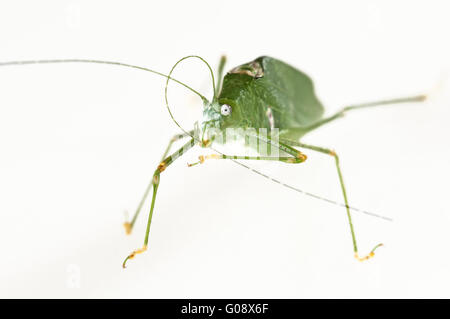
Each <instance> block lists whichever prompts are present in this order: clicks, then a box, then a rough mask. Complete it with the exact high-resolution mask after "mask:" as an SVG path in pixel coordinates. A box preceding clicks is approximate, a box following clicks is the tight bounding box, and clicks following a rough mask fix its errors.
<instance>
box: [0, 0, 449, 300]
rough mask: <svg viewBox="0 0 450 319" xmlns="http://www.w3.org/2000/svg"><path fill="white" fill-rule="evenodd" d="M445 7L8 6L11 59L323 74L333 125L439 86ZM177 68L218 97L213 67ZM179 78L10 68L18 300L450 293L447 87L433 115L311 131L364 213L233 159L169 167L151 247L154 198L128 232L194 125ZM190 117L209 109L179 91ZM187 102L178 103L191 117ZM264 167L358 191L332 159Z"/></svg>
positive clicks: (356, 120) (2, 234) (8, 271)
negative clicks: (358, 106)
mask: <svg viewBox="0 0 450 319" xmlns="http://www.w3.org/2000/svg"><path fill="white" fill-rule="evenodd" d="M448 12H449V4H448V2H445V1H395V2H393V1H344V2H342V1H340V2H339V3H338V2H336V1H314V2H312V1H304V2H300V1H296V2H293V1H275V2H274V1H257V2H253V3H252V2H250V1H248V2H247V1H225V2H224V1H215V2H212V1H202V2H186V1H180V2H169V1H157V2H154V3H150V2H148V1H142V2H137V1H127V2H126V4H125V3H123V4H121V5H119V4H116V3H112V2H111V1H89V2H88V1H86V2H83V1H61V0H59V1H39V2H35V1H3V2H2V3H1V5H0V41H1V50H0V61H8V60H20V59H46V58H94V59H105V60H114V61H121V62H129V63H133V64H137V65H142V66H147V67H151V68H154V69H157V70H160V71H162V72H168V71H169V70H170V67H171V66H172V64H173V63H175V62H176V61H177V60H178V59H179V58H181V57H183V56H185V55H188V54H199V55H201V56H203V57H204V58H205V59H207V60H208V61H209V62H210V63H211V64H213V66H214V67H215V66H216V65H217V62H218V59H219V57H220V55H221V54H223V53H226V54H227V55H228V58H229V63H228V68H230V67H233V66H235V65H238V64H240V63H243V62H247V61H249V60H252V59H254V58H255V57H257V56H260V55H271V56H274V57H278V58H280V59H282V60H284V61H286V62H288V63H291V64H293V65H295V66H297V67H298V68H300V69H302V70H304V71H305V72H307V73H309V74H310V75H311V76H312V77H313V79H314V80H315V83H316V88H317V93H318V94H319V97H320V98H321V100H322V101H323V102H324V104H325V105H326V106H327V112H329V113H330V114H331V113H332V112H334V111H336V110H338V109H339V108H340V107H341V106H343V105H346V104H349V103H358V102H364V101H370V100H375V99H379V98H390V97H397V96H403V95H409V94H416V93H421V92H423V91H424V90H427V89H429V88H431V87H433V86H434V85H435V84H436V83H437V82H438V81H439V79H440V78H442V75H444V76H445V74H446V72H447V70H448V68H449V64H450V62H449V58H448V57H449V56H450V47H449V44H448V30H449V27H450V22H449V20H448V17H447V16H448ZM176 77H177V78H180V79H181V80H185V81H187V82H189V83H191V84H192V85H193V86H194V87H196V88H199V89H200V90H201V91H202V92H204V93H205V94H208V96H209V95H210V82H209V78H208V73H207V70H206V68H205V67H204V66H203V65H201V64H200V63H198V62H196V61H191V62H186V63H185V64H182V65H181V66H180V68H179V70H178V71H177V72H176ZM163 87H164V81H163V79H161V78H157V77H156V76H153V75H151V74H147V73H145V72H140V71H133V70H128V69H120V68H116V67H109V66H99V65H42V66H18V67H7V68H6V67H5V68H1V69H0V112H1V113H0V114H1V115H0V145H1V156H0V194H1V195H0V212H1V215H0V218H1V219H0V220H1V221H0V227H1V231H0V249H1V263H0V297H60V298H66V297H154V298H155V297H157V298H161V297H288V298H290V297H450V293H449V291H448V287H449V285H450V274H449V272H448V269H449V267H450V257H449V256H450V255H449V254H448V243H449V240H450V233H449V232H448V229H449V227H450V214H449V199H448V189H449V180H450V176H449V175H450V174H449V166H448V162H449V160H448V158H449V155H450V152H449V147H448V136H449V128H448V127H449V126H448V119H449V116H450V111H449V100H450V99H449V94H448V90H449V86H448V85H444V86H443V89H442V90H441V91H439V92H440V93H439V94H436V95H435V96H434V99H432V100H431V101H430V102H428V103H426V104H410V105H402V106H397V107H386V108H380V109H373V110H367V111H361V112H355V113H353V114H349V115H348V116H347V117H346V118H345V119H343V120H340V121H339V122H335V123H333V124H330V125H329V126H327V127H324V128H323V129H321V130H320V131H317V132H314V133H312V134H311V135H309V136H307V137H306V138H305V140H304V141H305V142H309V143H314V144H318V145H323V146H326V147H332V148H334V149H336V150H337V151H338V152H339V154H340V155H341V162H342V169H343V173H344V177H345V181H346V183H347V190H348V194H349V198H350V201H351V204H352V205H354V206H356V207H361V208H363V209H366V210H370V211H374V212H377V213H379V214H383V215H387V216H389V217H392V218H394V220H395V221H394V222H392V223H389V222H385V221H383V220H378V219H375V218H370V217H366V216H364V215H357V214H355V215H354V218H355V227H356V232H357V236H358V240H359V242H358V243H359V247H360V251H361V253H365V252H367V251H368V250H369V249H371V247H372V246H373V245H374V244H376V243H378V242H383V243H385V245H386V246H385V247H383V248H380V249H379V251H378V253H377V256H376V257H375V258H374V259H373V260H371V261H369V262H366V263H359V262H356V261H355V260H354V259H353V257H352V255H353V253H352V248H351V238H350V233H349V230H348V224H347V220H346V216H345V211H344V210H343V209H342V208H340V207H335V206H332V205H330V204H327V203H324V202H320V201H317V200H314V199H311V198H307V197H304V196H301V195H299V194H297V193H295V192H293V191H290V190H288V189H285V188H282V187H280V186H279V185H277V184H275V183H270V182H268V181H266V180H264V179H263V178H261V177H260V176H258V175H256V174H253V173H251V172H250V171H247V170H245V169H243V168H240V167H238V166H237V165H235V164H233V163H229V162H225V161H223V162H219V161H216V162H214V161H211V162H209V163H207V164H205V165H203V166H198V167H195V168H189V169H188V168H187V167H186V163H187V162H192V161H195V159H196V156H197V155H198V154H199V152H198V151H197V152H190V153H188V154H186V155H185V156H184V157H183V158H182V159H180V160H178V161H177V162H176V163H175V164H174V165H173V166H171V167H170V169H168V170H167V171H166V172H164V173H163V175H162V181H161V185H160V188H159V195H158V198H157V204H156V210H155V215H154V219H153V223H152V231H151V235H150V249H149V251H148V252H147V253H146V254H144V255H141V256H138V257H137V258H136V259H134V260H132V261H131V262H130V263H129V267H128V268H127V269H126V270H125V271H124V270H122V268H121V263H122V260H123V258H124V257H125V256H126V255H127V254H128V253H129V252H131V251H132V250H133V249H135V248H139V247H140V246H141V244H142V240H143V237H144V225H145V223H146V214H147V211H148V203H147V204H146V206H145V210H144V213H143V214H142V216H141V218H140V219H139V220H138V224H137V227H136V229H135V232H134V234H133V235H132V236H131V237H126V236H125V235H124V231H123V228H122V225H121V224H122V222H123V211H124V210H129V211H130V213H132V211H133V210H134V209H135V207H136V205H137V203H138V200H139V198H140V196H141V194H142V192H143V190H144V188H145V186H146V184H147V181H148V179H149V178H150V176H151V174H152V172H153V170H154V168H155V167H156V165H157V163H158V161H159V157H160V156H161V154H162V152H163V150H164V149H165V147H166V144H167V142H168V139H169V138H170V136H171V135H172V134H174V133H177V132H178V131H177V129H176V126H175V125H174V123H173V122H172V121H171V120H170V118H169V116H168V114H167V112H166V110H165V109H164V107H163V106H164V100H163ZM170 92H171V95H170V96H171V101H172V104H173V105H174V109H175V112H176V114H177V117H178V118H181V119H182V120H183V121H182V122H183V124H184V123H186V124H184V125H186V126H187V125H188V124H187V123H189V122H192V121H193V119H195V117H196V116H197V115H198V114H199V113H200V110H201V105H200V102H199V101H198V100H197V99H196V98H195V97H193V96H192V95H190V94H189V93H188V92H187V91H185V90H182V89H181V90H180V89H176V88H175V85H172V86H171V91H170ZM175 105H176V106H175ZM305 153H307V154H308V156H309V159H308V161H307V162H306V163H305V164H301V165H298V166H289V165H283V164H273V163H271V164H267V163H266V164H262V163H249V164H251V166H253V167H258V168H261V169H262V170H264V171H266V172H267V171H268V172H270V173H271V174H273V175H275V176H276V177H277V178H279V179H282V180H283V181H286V182H289V183H292V184H293V185H294V186H296V187H300V188H302V189H305V190H307V191H310V192H315V193H317V194H320V195H324V196H328V197H330V198H332V199H338V200H341V197H342V196H341V193H340V188H339V184H338V179H337V175H336V172H335V168H334V165H333V161H332V159H331V158H328V157H326V156H323V155H320V154H319V155H317V154H313V153H311V152H305Z"/></svg>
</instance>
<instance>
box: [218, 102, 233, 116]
mask: <svg viewBox="0 0 450 319" xmlns="http://www.w3.org/2000/svg"><path fill="white" fill-rule="evenodd" d="M220 114H222V115H225V116H228V115H230V114H231V106H229V105H228V104H224V105H222V107H221V108H220Z"/></svg>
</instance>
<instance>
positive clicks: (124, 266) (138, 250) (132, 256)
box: [122, 246, 147, 268]
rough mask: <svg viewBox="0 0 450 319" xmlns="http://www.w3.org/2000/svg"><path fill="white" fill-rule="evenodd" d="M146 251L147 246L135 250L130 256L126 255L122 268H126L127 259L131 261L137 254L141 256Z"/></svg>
mask: <svg viewBox="0 0 450 319" xmlns="http://www.w3.org/2000/svg"><path fill="white" fill-rule="evenodd" d="M146 250H147V246H144V247H142V248H141V249H137V250H135V251H133V252H132V253H131V254H129V255H128V257H127V258H125V260H124V261H123V264H122V267H123V268H127V267H126V264H127V261H128V259H133V258H134V257H135V256H136V255H137V254H142V253H143V252H145V251H146Z"/></svg>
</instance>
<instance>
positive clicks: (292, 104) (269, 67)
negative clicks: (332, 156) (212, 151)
mask: <svg viewBox="0 0 450 319" xmlns="http://www.w3.org/2000/svg"><path fill="white" fill-rule="evenodd" d="M223 89H224V90H223V92H222V94H221V97H223V98H227V99H229V100H235V101H236V102H238V103H237V104H240V110H239V112H241V113H242V114H245V116H243V118H242V119H241V120H244V119H246V120H248V119H254V120H253V121H251V122H253V123H251V124H252V125H254V127H263V126H261V124H262V123H267V120H266V118H265V117H266V111H267V108H268V107H270V109H271V112H272V113H273V117H274V120H275V127H277V128H278V129H280V132H281V133H282V134H283V135H284V136H285V137H288V136H289V137H290V138H293V139H297V138H299V137H301V136H302V135H304V134H305V133H306V132H308V127H309V126H311V125H312V124H314V123H316V122H318V121H319V120H320V119H321V118H322V115H323V112H324V109H323V106H322V104H321V103H320V101H319V100H318V99H317V97H316V95H315V93H314V85H313V82H312V80H311V79H310V78H309V77H308V76H307V75H306V74H304V73H303V72H301V71H299V70H297V69H295V68H293V67H292V66H290V65H288V64H286V63H284V62H282V61H280V60H277V59H274V58H271V57H267V56H263V57H259V58H257V59H256V60H254V61H252V62H249V63H246V64H243V65H241V66H238V67H236V68H234V69H232V70H231V71H230V72H229V73H228V74H227V76H225V79H224V87H223Z"/></svg>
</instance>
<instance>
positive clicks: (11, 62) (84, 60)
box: [0, 59, 206, 100]
mask: <svg viewBox="0 0 450 319" xmlns="http://www.w3.org/2000/svg"><path fill="white" fill-rule="evenodd" d="M54 63H94V64H108V65H116V66H123V67H127V68H132V69H137V70H142V71H147V72H150V73H153V74H156V75H159V76H162V77H165V78H167V81H169V80H172V81H174V82H177V83H178V84H180V85H182V86H184V87H185V88H187V89H188V90H191V91H192V92H193V93H195V94H197V95H198V96H199V97H200V98H201V99H202V100H206V98H205V97H204V96H203V95H201V94H200V93H199V92H197V91H196V90H194V89H193V88H191V87H190V86H189V85H187V84H185V83H183V82H181V81H178V80H177V79H174V78H171V77H170V76H168V75H165V74H164V73H161V72H158V71H155V70H152V69H149V68H145V67H142V66H138V65H133V64H127V63H122V62H114V61H102V60H88V59H54V60H24V61H9V62H0V66H9V65H27V64H54Z"/></svg>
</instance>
